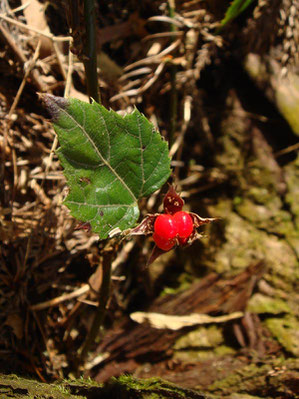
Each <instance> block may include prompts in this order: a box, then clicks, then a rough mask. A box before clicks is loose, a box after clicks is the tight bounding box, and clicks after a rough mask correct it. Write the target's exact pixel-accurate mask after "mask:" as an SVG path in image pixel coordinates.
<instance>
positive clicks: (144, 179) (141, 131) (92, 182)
mask: <svg viewBox="0 0 299 399" xmlns="http://www.w3.org/2000/svg"><path fill="white" fill-rule="evenodd" d="M42 97H43V98H42V99H43V101H44V102H45V104H46V106H47V108H48V110H49V111H50V113H51V114H52V117H53V124H54V129H55V131H56V133H57V135H58V138H59V143H60V148H59V149H58V151H57V154H58V157H59V159H60V161H61V163H62V166H63V167H64V174H65V176H66V178H67V182H68V186H69V189H70V192H69V194H68V196H67V198H66V200H65V204H66V205H67V206H68V208H69V209H70V210H71V214H72V215H73V216H74V217H75V218H77V219H79V220H81V221H83V222H88V223H90V225H91V227H92V229H93V231H94V232H96V233H98V234H99V236H100V238H102V239H104V238H107V237H108V235H109V233H111V231H113V230H114V229H117V228H118V229H120V230H121V231H123V230H125V229H128V228H131V227H133V226H134V225H135V223H136V222H137V220H138V216H139V209H138V204H137V201H138V199H139V198H141V197H144V196H148V195H149V194H151V193H153V192H154V191H155V190H157V189H158V188H160V187H161V186H162V185H163V184H164V183H165V182H166V180H167V179H168V177H169V175H170V159H169V156H168V145H167V143H166V142H165V141H164V140H163V139H162V137H161V135H160V134H159V132H157V131H156V130H155V128H154V126H153V125H152V124H151V123H150V122H149V121H148V120H147V119H146V118H145V116H144V115H142V114H141V113H140V112H139V111H138V110H137V109H135V111H134V112H133V113H132V114H128V115H126V116H125V117H122V116H120V115H119V114H117V113H116V112H114V111H112V110H110V111H108V110H107V109H106V108H105V107H103V106H101V105H99V104H98V103H96V102H93V103H92V104H88V103H85V102H82V101H79V100H76V99H72V98H70V99H63V98H61V97H54V96H51V95H43V96H42Z"/></svg>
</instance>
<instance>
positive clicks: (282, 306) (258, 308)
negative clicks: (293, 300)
mask: <svg viewBox="0 0 299 399" xmlns="http://www.w3.org/2000/svg"><path fill="white" fill-rule="evenodd" d="M247 310H249V311H250V312H253V313H258V314H262V313H269V314H279V313H290V312H291V309H290V307H289V306H288V304H287V303H286V302H285V301H284V300H282V299H280V298H270V297H268V296H266V295H263V294H260V293H257V294H254V295H253V296H252V297H251V298H250V300H249V302H248V305H247Z"/></svg>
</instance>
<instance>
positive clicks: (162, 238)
mask: <svg viewBox="0 0 299 399" xmlns="http://www.w3.org/2000/svg"><path fill="white" fill-rule="evenodd" d="M177 234H178V228H177V224H176V222H175V221H174V218H173V216H172V215H167V214H162V215H159V216H158V217H157V219H156V220H155V224H154V235H153V239H154V241H155V243H156V245H157V247H159V248H161V249H163V250H164V251H169V250H170V249H171V248H172V247H173V246H174V245H175V237H176V236H177Z"/></svg>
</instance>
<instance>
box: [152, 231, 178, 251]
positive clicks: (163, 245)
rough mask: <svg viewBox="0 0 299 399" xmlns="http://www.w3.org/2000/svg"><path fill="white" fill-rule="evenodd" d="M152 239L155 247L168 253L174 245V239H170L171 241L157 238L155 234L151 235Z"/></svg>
mask: <svg viewBox="0 0 299 399" xmlns="http://www.w3.org/2000/svg"><path fill="white" fill-rule="evenodd" d="M153 239H154V241H155V244H156V245H157V247H159V248H160V249H163V251H169V250H170V249H171V248H173V247H174V246H175V244H176V241H175V238H171V239H169V238H163V237H161V236H159V235H158V234H157V233H154V234H153Z"/></svg>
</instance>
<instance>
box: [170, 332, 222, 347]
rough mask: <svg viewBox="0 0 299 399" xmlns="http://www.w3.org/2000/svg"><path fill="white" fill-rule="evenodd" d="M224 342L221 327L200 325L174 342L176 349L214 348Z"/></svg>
mask: <svg viewBox="0 0 299 399" xmlns="http://www.w3.org/2000/svg"><path fill="white" fill-rule="evenodd" d="M222 342H223V336H222V331H221V328H220V327H217V326H210V327H199V328H197V329H196V330H193V331H191V332H189V333H188V334H186V335H183V336H182V337H180V338H179V339H178V340H177V341H176V343H175V344H174V349H177V350H178V349H184V348H192V347H193V348H200V347H201V348H213V347H215V346H217V345H219V344H220V343H222Z"/></svg>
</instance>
